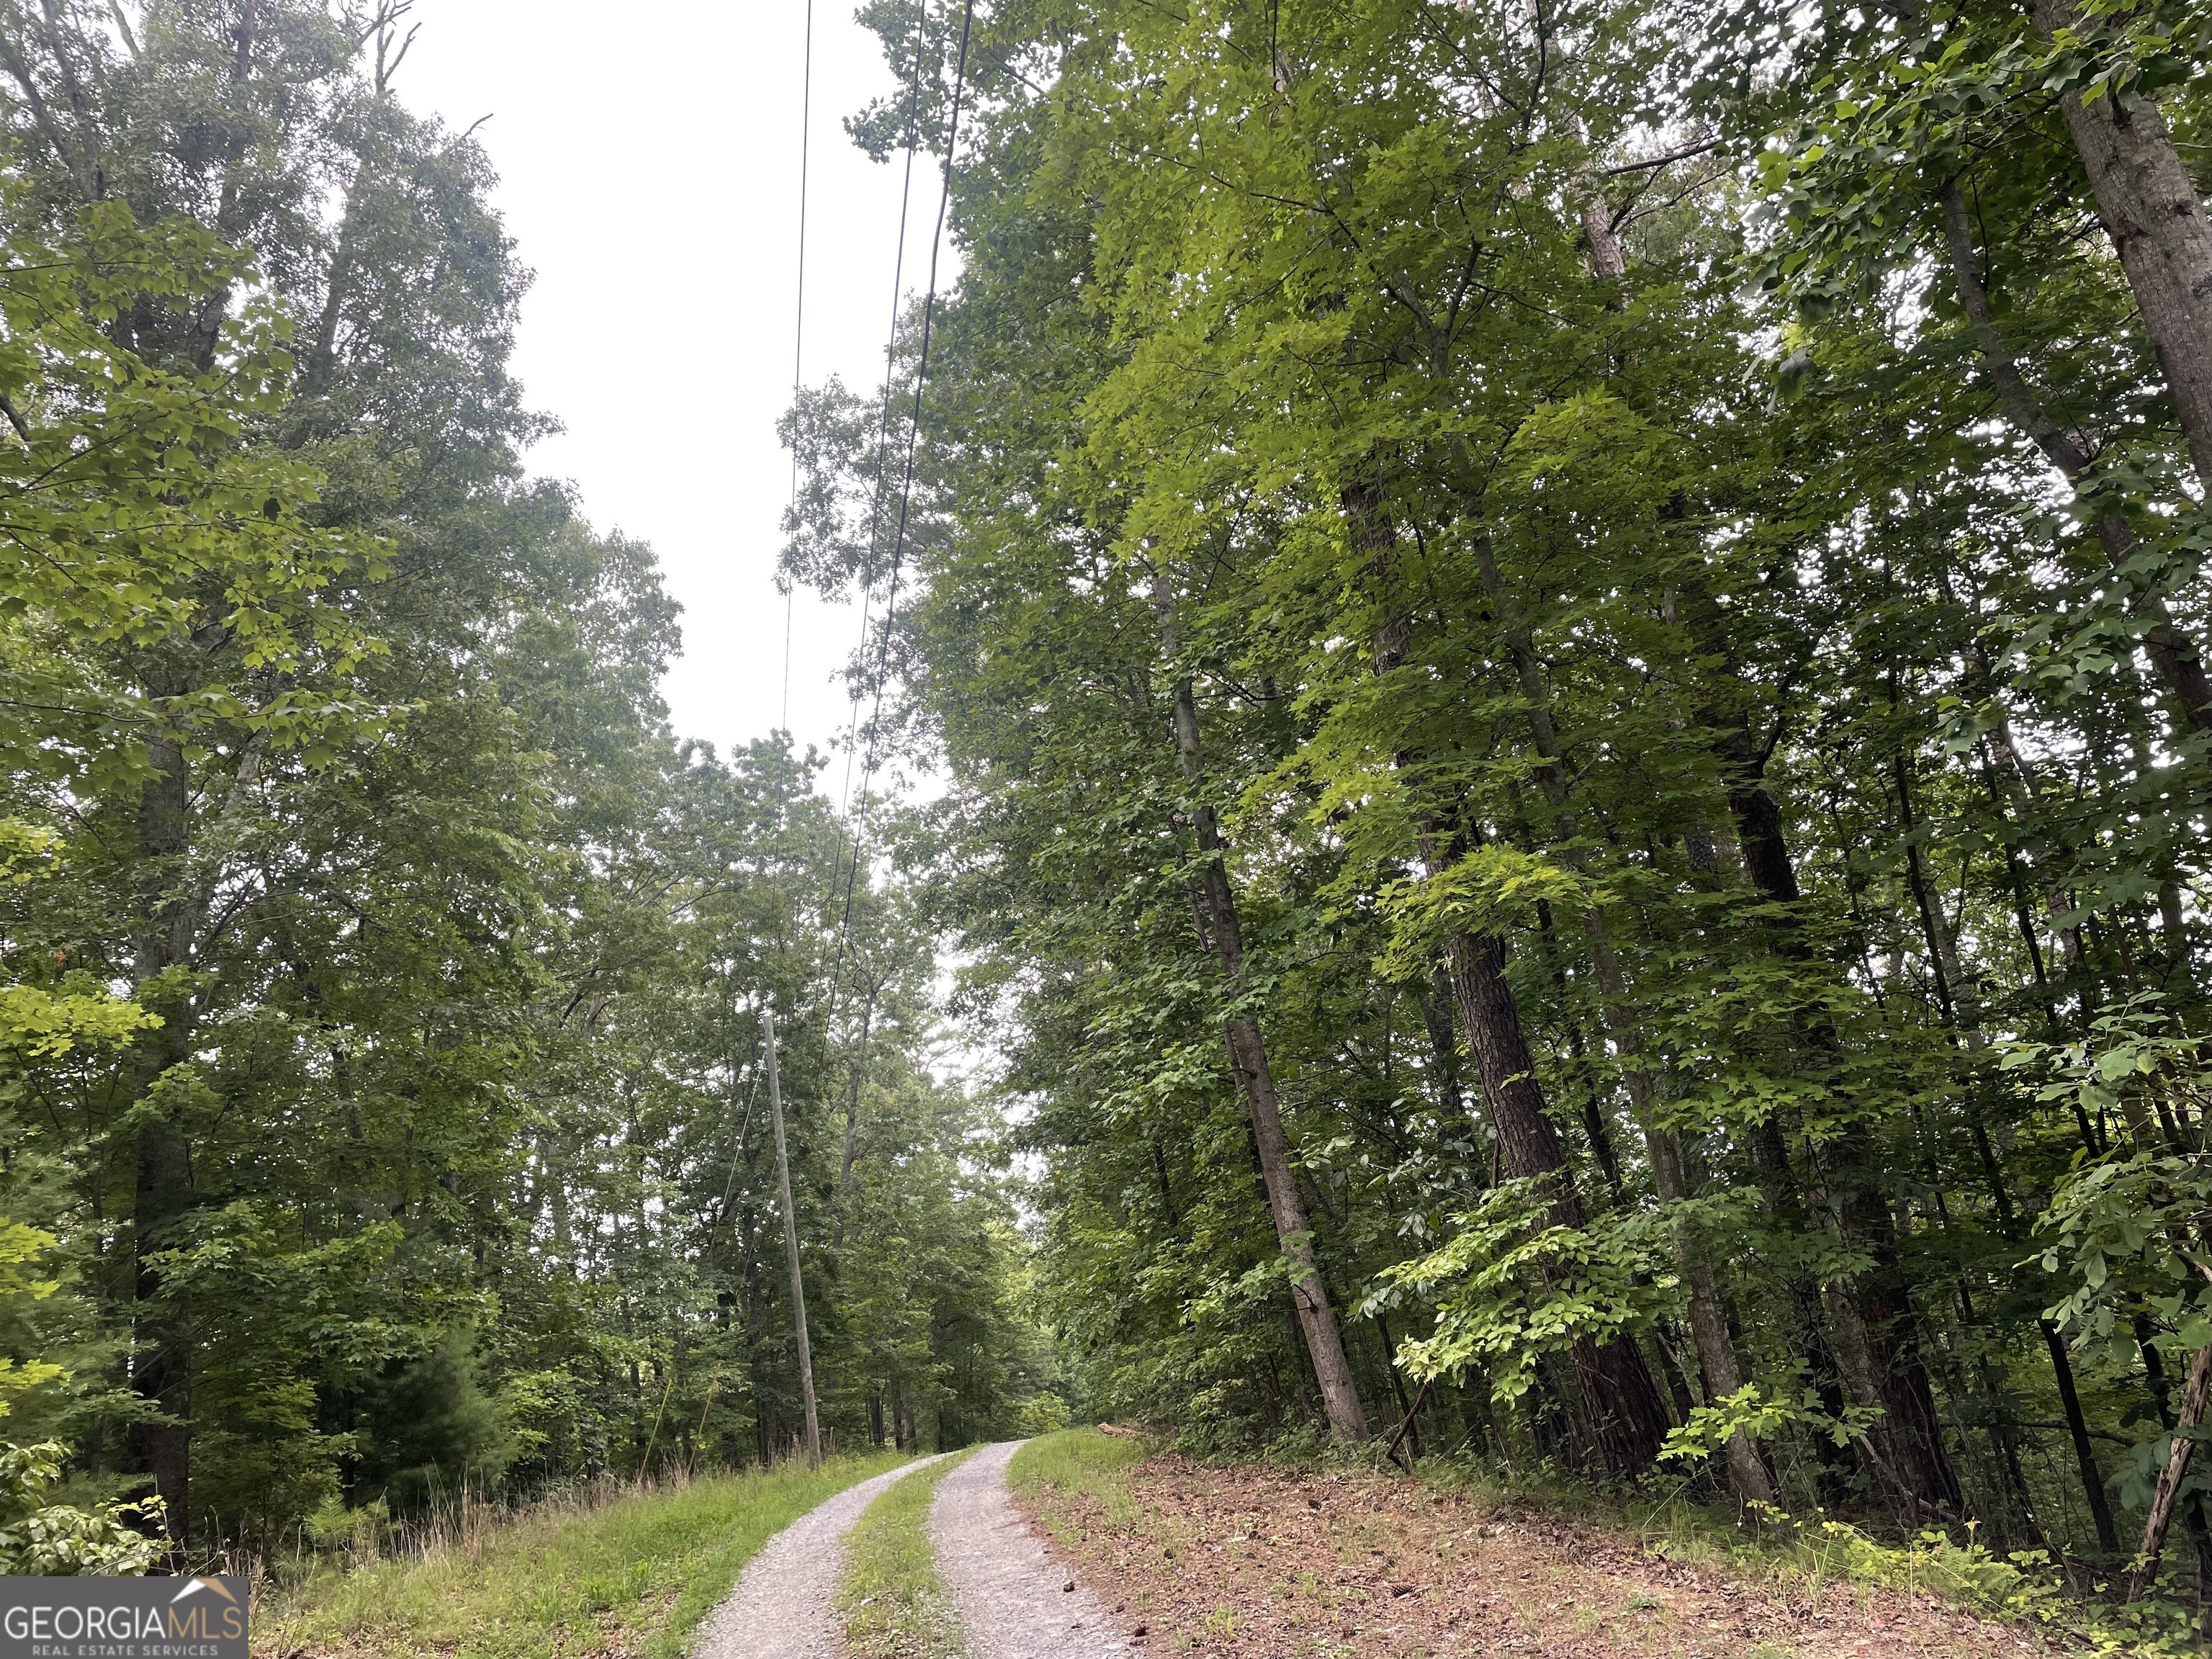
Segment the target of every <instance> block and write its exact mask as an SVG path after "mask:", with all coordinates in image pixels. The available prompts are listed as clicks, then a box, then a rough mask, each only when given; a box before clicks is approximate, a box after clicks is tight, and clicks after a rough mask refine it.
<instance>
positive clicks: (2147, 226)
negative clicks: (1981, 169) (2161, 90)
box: [2031, 0, 2212, 488]
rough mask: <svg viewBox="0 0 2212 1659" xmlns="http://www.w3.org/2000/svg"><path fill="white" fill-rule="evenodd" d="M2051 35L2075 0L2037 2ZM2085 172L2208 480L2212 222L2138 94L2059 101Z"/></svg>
mask: <svg viewBox="0 0 2212 1659" xmlns="http://www.w3.org/2000/svg"><path fill="white" fill-rule="evenodd" d="M2031 9H2032V12H2033V16H2034V18H2035V26H2036V27H2038V28H2039V29H2041V30H2042V31H2043V32H2044V33H2045V34H2046V35H2047V34H2053V33H2057V31H2058V30H2060V29H2062V28H2067V27H2073V26H2075V25H2076V24H2078V23H2079V22H2080V21H2081V15H2080V13H2079V11H2078V10H2077V9H2076V8H2075V6H2074V4H2073V3H2072V0H2033V6H2032V8H2031ZM2058 107H2059V109H2060V111H2061V112H2063V114H2064V116H2065V118H2066V130H2067V131H2068V132H2069V134H2071V135H2072V137H2073V139H2074V148H2075V150H2076V152H2078V153H2079V154H2080V155H2081V167H2082V170H2083V171H2084V172H2086V173H2087V174H2088V175H2089V189H2090V191H2091V193H2092V194H2093V196H2094V197H2096V202H2097V216H2098V218H2099V219H2100V220H2102V221H2103V222H2104V226H2105V233H2106V234H2107V235H2108V236H2110V237H2111V238H2112V249H2113V251H2114V252H2117V253H2118V255H2119V256H2120V269H2121V270H2124V271H2125V272H2126V273H2127V277H2128V287H2129V289H2130V290H2131V291H2132V292H2133V293H2134V295H2135V298H2136V310H2137V311H2138V312H2139V313H2142V319H2143V327H2144V329H2145V330H2146V331H2148V333H2149V335H2150V338H2151V343H2152V345H2153V346H2154V347H2156V348H2157V350H2158V361H2159V366H2160V368H2163V369H2164V370H2165V371H2166V389H2167V391H2168V392H2169V393H2170V394H2171V396H2172V399H2173V412H2174V413H2175V415H2177V416H2179V418H2180V422H2181V435H2182V436H2183V438H2184V439H2185V440H2186V441H2187V442H2188V445H2189V454H2190V459H2191V460H2193V461H2194V462H2195V463H2196V465H2197V479H2198V481H2199V482H2200V483H2203V484H2204V485H2205V486H2206V487H2207V488H2212V224H2207V223H2206V222H2205V218H2204V209H2203V204H2202V203H2201V202H2200V201H2199V200H2198V199H2197V181H2196V179H2193V178H2192V177H2191V175H2190V172H2189V168H2188V167H2187V165H2186V164H2185V162H2184V161H2182V159H2181V155H2180V152H2179V151H2178V150H2177V149H2175V148H2174V144H2173V136H2172V133H2170V132H2168V131H2166V119H2165V117H2164V116H2162V115H2161V114H2160V112H2159V108H2158V106H2157V104H2156V103H2155V102H2154V101H2153V100H2150V99H2148V98H2147V97H2144V96H2142V94H2139V93H2136V92H2132V91H2128V92H2122V93H2120V94H2118V95H2117V96H2115V95H2114V94H2112V93H2110V92H2107V93H2106V94H2105V95H2103V96H2101V97H2098V98H2093V99H2087V100H2085V99H2083V98H2082V97H2081V94H2079V93H2075V92H2069V93H2067V94H2063V96H2062V97H2061V98H2060V99H2059V100H2058Z"/></svg>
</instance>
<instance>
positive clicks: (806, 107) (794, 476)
mask: <svg viewBox="0 0 2212 1659" xmlns="http://www.w3.org/2000/svg"><path fill="white" fill-rule="evenodd" d="M799 63H800V67H799V283H798V289H799V295H798V298H797V300H796V301H794V302H793V316H792V321H791V403H792V407H793V408H794V409H796V408H797V407H798V406H799V388H800V387H801V386H804V385H805V380H804V378H803V375H802V373H801V371H802V369H803V368H804V366H805V361H806V173H807V163H808V161H809V160H810V159H811V152H812V149H813V142H814V0H806V35H805V47H804V48H803V51H802V53H801V56H800V60H799ZM798 506H799V447H798V446H797V445H796V444H794V445H793V446H792V451H791V500H790V503H789V508H788V510H790V511H794V512H795V511H796V510H797V508H798ZM797 597H798V587H797V585H796V584H793V586H790V587H787V588H786V589H785V590H784V594H783V711H782V714H781V717H780V718H779V719H778V720H777V722H776V723H777V724H778V725H779V726H781V727H782V728H783V730H785V731H786V732H788V731H790V730H791V619H792V607H793V603H794V601H795V600H796V599H797Z"/></svg>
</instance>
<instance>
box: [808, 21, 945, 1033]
mask: <svg viewBox="0 0 2212 1659" xmlns="http://www.w3.org/2000/svg"><path fill="white" fill-rule="evenodd" d="M974 27H975V0H963V4H962V7H961V13H960V48H959V53H958V57H957V61H956V64H955V67H954V70H953V76H952V106H951V111H950V112H949V114H948V115H947V117H946V120H945V170H944V182H943V184H942V185H941V186H940V188H939V192H938V197H937V222H936V225H935V228H933V230H932V232H931V234H930V242H929V281H928V283H927V287H926V288H925V289H924V291H923V295H922V302H921V341H920V343H919V345H918V348H917V349H916V352H915V376H914V402H913V406H912V408H911V409H910V410H908V416H907V435H906V458H905V464H904V467H903V469H902V477H901V479H900V483H899V503H898V526H897V530H896V533H895V535H894V537H893V538H892V542H891V558H890V585H889V591H888V592H887V594H886V596H885V599H884V619H883V623H882V627H881V630H880V638H881V640H882V641H883V643H882V645H881V647H879V649H878V653H877V658H876V672H875V675H874V680H875V700H874V703H873V705H872V709H871V711H870V714H869V717H868V742H867V750H866V756H867V758H866V763H865V764H864V765H863V766H862V767H861V769H860V801H859V804H858V808H857V810H856V811H854V814H853V849H852V853H851V854H850V857H849V860H848V868H847V871H846V878H845V900H844V905H843V908H842V914H841V915H840V916H839V919H838V924H837V953H836V958H835V960H834V961H833V963H832V964H831V967H830V970H829V1012H828V1013H827V1014H826V1015H825V1017H824V1018H823V1036H824V1037H825V1038H826V1037H827V1036H828V1034H829V1026H830V1024H831V1023H832V1022H833V1021H834V1020H835V1019H836V1012H837V999H838V995H839V994H840V992H841V990H842V987H843V984H844V969H845V958H846V956H847V955H848V952H849V951H850V948H851V941H852V932H853V901H854V894H855V893H856V892H857V891H858V890H859V887H860V861H861V853H862V849H863V845H864V842H865V841H866V824H867V814H868V794H869V790H870V788H871V787H872V783H873V781H874V778H875V773H876V767H877V764H878V756H877V750H878V745H879V744H880V742H881V739H882V735H883V709H884V680H885V678H886V677H887V674H888V671H889V668H890V648H891V631H892V625H893V623H895V622H896V619H897V616H898V593H899V578H900V575H901V574H902V570H903V568H904V565H905V558H906V543H907V532H908V526H909V521H910V516H911V509H912V506H913V501H914V465H915V452H916V449H917V447H919V445H920V443H921V411H922V401H923V394H924V392H926V390H927V386H928V383H929V349H930V342H931V331H932V325H933V323H934V321H935V319H936V313H937V276H938V262H939V257H940V256H941V255H942V253H943V252H944V248H945V216H946V213H947V211H948V210H949V209H950V207H951V201H952V167H953V163H954V161H955V160H956V159H957V155H958V151H959V146H960V108H961V105H962V102H963V100H964V99H965V97H966V94H967V89H968V44H969V37H970V35H971V34H972V33H973V31H974ZM915 51H916V62H915V77H916V86H917V97H918V96H919V91H918V88H919V84H920V76H921V63H920V52H921V47H920V43H919V36H917V44H916V47H915ZM917 125H918V123H917ZM904 211H905V210H904V208H903V206H902V208H901V219H902V223H903V218H904ZM901 243H902V252H903V243H904V237H903V234H902V236H901ZM894 329H896V313H894ZM895 344H896V333H894V345H895ZM890 375H891V367H890V364H886V365H885V368H884V384H885V386H887V387H888V386H889V385H890ZM886 401H887V402H888V398H887V399H886ZM883 453H884V452H883V451H882V449H881V448H880V447H879V448H878V469H879V476H880V466H881V461H882V458H883ZM874 540H875V538H874V535H873V532H871V536H870V551H871V558H872V556H873V548H874Z"/></svg>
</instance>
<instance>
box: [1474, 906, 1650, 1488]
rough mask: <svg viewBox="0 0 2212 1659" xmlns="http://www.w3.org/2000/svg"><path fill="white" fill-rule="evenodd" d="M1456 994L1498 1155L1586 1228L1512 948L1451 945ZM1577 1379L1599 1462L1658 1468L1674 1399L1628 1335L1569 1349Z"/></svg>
mask: <svg viewBox="0 0 2212 1659" xmlns="http://www.w3.org/2000/svg"><path fill="white" fill-rule="evenodd" d="M1447 951H1448V957H1447V960H1448V961H1449V965H1450V969H1451V981H1452V990H1453V992H1454V993H1455V995H1456V996H1457V997H1458V999H1459V1007H1460V1017H1461V1018H1462V1021H1464V1023H1465V1024H1466V1027H1467V1035H1468V1048H1471V1049H1472V1050H1474V1061H1475V1069H1476V1071H1477V1072H1478V1073H1480V1076H1481V1079H1482V1086H1483V1094H1484V1096H1485V1097H1486V1099H1487V1100H1488V1101H1489V1103H1490V1121H1491V1127H1492V1132H1493V1133H1495V1134H1496V1136H1497V1139H1498V1161H1499V1164H1500V1165H1501V1166H1502V1167H1503V1169H1504V1172H1505V1173H1506V1174H1507V1175H1509V1176H1512V1177H1513V1178H1514V1179H1516V1180H1521V1181H1533V1182H1541V1183H1543V1185H1544V1187H1545V1188H1546V1189H1547V1194H1548V1196H1549V1198H1550V1201H1551V1208H1552V1218H1553V1220H1554V1221H1555V1222H1557V1223H1558V1224H1559V1225H1560V1226H1563V1227H1573V1228H1577V1229H1579V1228H1580V1227H1582V1226H1583V1224H1584V1221H1585V1217H1584V1215H1583V1206H1582V1200H1581V1199H1580V1197H1579V1196H1577V1194H1576V1192H1575V1189H1574V1183H1573V1182H1572V1180H1571V1178H1570V1176H1569V1171H1568V1170H1567V1167H1566V1164H1567V1159H1566V1149H1565V1147H1564V1146H1561V1145H1560V1144H1559V1131H1558V1130H1557V1129H1556V1128H1554V1127H1553V1124H1552V1120H1551V1117H1550V1115H1548V1114H1547V1112H1546V1111H1545V1109H1544V1092H1543V1090H1542V1089H1541V1087H1539V1086H1538V1085H1537V1082H1536V1079H1535V1067H1534V1060H1532V1059H1531V1058H1530V1056H1529V1054H1528V1042H1527V1041H1526V1039H1525V1038H1524V1037H1523V1036H1522V1032H1521V1013H1520V1009H1519V1007H1518V1006H1516V1003H1515V1002H1514V1000H1513V990H1512V987H1510V986H1509V985H1508V984H1507V983H1506V982H1505V946H1504V942H1503V941H1502V940H1500V939H1496V938H1493V937H1492V936H1491V935H1489V934H1486V933H1462V934H1459V935H1457V936H1456V937H1455V938H1454V939H1451V940H1450V942H1449V945H1448V946H1447ZM1570 1357H1571V1360H1572V1362H1573V1365H1574V1372H1575V1382H1576V1385H1577V1389H1578V1391H1579V1393H1580V1395H1581V1400H1582V1404H1583V1411H1584V1413H1585V1414H1586V1415H1587V1417H1588V1419H1589V1432H1590V1435H1591V1437H1592V1440H1593V1442H1594V1443H1595V1448H1596V1450H1597V1454H1598V1457H1599V1460H1600V1461H1601V1462H1602V1463H1603V1465H1604V1466H1605V1468H1607V1470H1608V1471H1610V1472H1611V1473H1613V1474H1617V1475H1624V1476H1634V1475H1638V1474H1642V1473H1643V1472H1644V1470H1645V1469H1648V1468H1650V1466H1651V1462H1652V1460H1653V1459H1654V1458H1656V1457H1657V1456H1658V1455H1659V1449H1660V1447H1661V1446H1662V1444H1664V1443H1665V1442H1666V1438H1667V1430H1668V1421H1667V1403H1666V1401H1664V1400H1663V1399H1662V1398H1661V1397H1660V1394H1659V1389H1658V1386H1657V1385H1656V1383H1653V1382H1652V1380H1651V1372H1650V1368H1649V1367H1647V1366H1646V1365H1645V1364H1644V1356H1643V1354H1642V1353H1641V1352H1639V1351H1638V1349H1637V1347H1636V1346H1635V1345H1634V1344H1633V1343H1631V1342H1626V1341H1615V1342H1610V1343H1607V1345H1606V1346H1603V1347H1600V1346H1598V1345H1597V1344H1596V1343H1595V1342H1593V1341H1591V1340H1589V1338H1587V1337H1585V1338H1583V1340H1581V1341H1579V1342H1577V1344H1576V1345H1575V1346H1574V1348H1573V1350H1572V1352H1571V1356H1570Z"/></svg>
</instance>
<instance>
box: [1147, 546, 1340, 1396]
mask: <svg viewBox="0 0 2212 1659" xmlns="http://www.w3.org/2000/svg"><path fill="white" fill-rule="evenodd" d="M1154 599H1155V603H1156V605H1157V606H1158V611H1159V614H1160V625H1161V629H1162V633H1163V635H1164V640H1165V643H1166V646H1167V648H1168V653H1169V654H1170V656H1172V655H1173V654H1174V651H1175V605H1174V596H1173V592H1172V591H1171V590H1170V587H1169V586H1168V585H1167V582H1166V580H1165V578H1164V577H1163V578H1162V580H1161V581H1160V583H1159V584H1158V586H1157V587H1156V589H1155V591H1154ZM1173 720H1174V735H1175V745H1176V756H1177V757H1178V759H1179V760H1180V761H1181V763H1182V775H1183V778H1184V780H1185V781H1187V782H1189V783H1192V784H1196V783H1197V782H1199V781H1200V778H1201V776H1202V775H1203V772H1204V754H1203V751H1202V750H1201V748H1200V741H1199V729H1198V704H1197V701H1196V699H1195V698H1194V696H1193V695H1192V691H1191V684H1190V680H1189V678H1188V677H1187V676H1179V677H1178V678H1177V679H1176V688H1175V706H1174V715H1173ZM1192 816H1193V817H1194V820H1195V824H1196V829H1197V833H1198V850H1199V856H1200V871H1199V887H1198V894H1199V901H1200V909H1201V911H1202V919H1203V921H1204V922H1205V923H1206V926H1205V927H1204V928H1202V929H1201V932H1202V933H1204V934H1205V935H1206V937H1208V938H1209V939H1211V941H1212V945H1213V949H1214V953H1215V955H1216V956H1217V957H1219V959H1220V962H1221V971H1222V975H1223V977H1224V978H1225V979H1226V980H1227V981H1228V982H1229V987H1230V990H1231V996H1232V997H1239V996H1241V994H1242V993H1243V992H1244V991H1245V990H1246V989H1247V988H1248V987H1249V982H1250V981H1249V977H1248V975H1246V973H1245V970H1244V935H1243V928H1242V927H1241V926H1240V925H1239V921H1238V917H1237V896H1236V894H1235V892H1234V891H1233V890H1231V887H1230V885H1229V871H1228V866H1226V864H1225V862H1224V861H1223V858H1222V854H1223V852H1224V850H1225V849H1224V847H1223V843H1222V839H1221V826H1220V823H1219V820H1218V818H1217V817H1216V816H1215V814H1214V811H1213V808H1212V806H1211V805H1207V804H1206V803H1205V802H1203V801H1200V802H1199V803H1198V804H1197V805H1194V808H1193V809H1192ZM1225 1035H1226V1036H1227V1038H1228V1042H1229V1056H1230V1063H1231V1066H1233V1067H1234V1068H1235V1070H1236V1073H1237V1086H1238V1088H1239V1089H1240V1090H1241V1091H1243V1096H1244V1103H1245V1108H1246V1110H1247V1112H1248V1113H1249V1115H1250V1118H1251V1121H1252V1139H1253V1144H1254V1145H1255V1147H1256V1148H1257V1149H1258V1152H1259V1154H1260V1175H1261V1181H1262V1182H1263V1183H1264V1184H1265V1185H1266V1188H1267V1207H1268V1209H1269V1211H1270V1212H1272V1213H1273V1217H1274V1222H1275V1237H1276V1238H1277V1240H1278V1241H1279V1243H1280V1244H1281V1246H1282V1251H1283V1255H1284V1258H1285V1260H1286V1261H1288V1262H1289V1263H1290V1268H1291V1275H1290V1276H1291V1303H1292V1304H1293V1306H1294V1307H1295V1309H1296V1310H1297V1319H1298V1328H1299V1329H1300V1331H1301V1332H1302V1334H1304V1337H1305V1345H1306V1352H1307V1354H1308V1356H1309V1357H1310V1358H1311V1359H1312V1361H1313V1368H1314V1378H1315V1381H1316V1382H1317V1383H1319V1384H1320V1385H1321V1395H1322V1411H1323V1412H1324V1413H1326V1415H1327V1416H1328V1426H1329V1432H1330V1434H1331V1435H1333V1436H1334V1437H1335V1438H1337V1439H1339V1440H1364V1439H1366V1438H1367V1413H1366V1411H1365V1409H1364V1407H1362V1406H1361V1405H1360V1403H1359V1389H1358V1385H1357V1384H1356V1383H1354V1382H1353V1381H1352V1364H1351V1361H1350V1360H1349V1359H1348V1358H1346V1355H1345V1352H1344V1337H1343V1334H1342V1333H1341V1332H1340V1330H1339V1329H1338V1328H1337V1323H1336V1310H1335V1309H1334V1307H1332V1306H1331V1305H1330V1303H1329V1299H1328V1287H1327V1286H1326V1285H1324V1284H1323V1283H1322V1276H1321V1261H1320V1259H1319V1258H1318V1257H1317V1256H1316V1255H1315V1254H1314V1248H1313V1232H1312V1230H1311V1228H1310V1227H1309V1226H1308V1225H1307V1223H1306V1215H1305V1206H1304V1202H1303V1201H1302V1200H1300V1199H1299V1197H1298V1188H1297V1180H1296V1178H1295V1176H1293V1175H1292V1173H1291V1153H1290V1144H1289V1141H1288V1139H1286V1137H1285V1134H1284V1133H1283V1108H1282V1101H1281V1098H1280V1097H1279V1096H1278V1094H1277V1093H1276V1091H1275V1074H1274V1071H1273V1067H1272V1066H1269V1064H1268V1062H1267V1042H1266V1040H1265V1039H1264V1038H1263V1037H1262V1036H1261V1031H1260V1023H1259V1021H1258V1020H1256V1019H1255V1018H1253V1017H1252V1016H1251V1014H1249V1012H1242V1011H1240V1012H1236V1013H1233V1014H1231V1016H1230V1018H1229V1019H1228V1021H1227V1022H1226V1030H1225Z"/></svg>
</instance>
